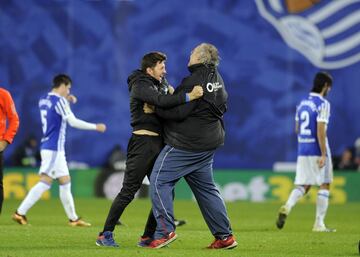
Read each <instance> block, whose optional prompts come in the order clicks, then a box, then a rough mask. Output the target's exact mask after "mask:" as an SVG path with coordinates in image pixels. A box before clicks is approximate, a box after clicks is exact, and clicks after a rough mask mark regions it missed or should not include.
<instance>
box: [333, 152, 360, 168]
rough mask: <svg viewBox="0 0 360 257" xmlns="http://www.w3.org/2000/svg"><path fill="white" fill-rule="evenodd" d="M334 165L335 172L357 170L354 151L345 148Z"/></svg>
mask: <svg viewBox="0 0 360 257" xmlns="http://www.w3.org/2000/svg"><path fill="white" fill-rule="evenodd" d="M334 164H335V165H334V168H335V169H336V170H354V171H355V170H357V167H358V166H357V164H356V163H355V158H354V149H353V148H352V147H347V148H346V149H345V150H344V151H343V153H342V154H341V157H340V159H339V160H338V161H337V162H336V163H334Z"/></svg>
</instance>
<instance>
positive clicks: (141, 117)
mask: <svg viewBox="0 0 360 257" xmlns="http://www.w3.org/2000/svg"><path fill="white" fill-rule="evenodd" d="M127 82H128V86H129V92H130V114H131V126H132V127H133V131H135V130H139V129H146V130H150V131H153V132H156V133H159V134H161V133H162V124H161V122H160V120H159V118H158V117H157V116H156V115H155V114H145V113H144V110H143V106H144V103H148V104H151V105H154V106H158V107H163V108H169V107H174V106H177V105H179V104H182V103H185V102H186V96H185V93H183V94H177V95H166V92H167V86H166V85H163V84H161V83H160V82H159V81H158V80H156V79H155V78H153V77H151V76H150V75H147V74H146V73H144V72H142V71H141V70H135V71H133V72H132V74H131V75H130V76H129V78H128V80H127Z"/></svg>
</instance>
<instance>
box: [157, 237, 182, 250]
mask: <svg viewBox="0 0 360 257" xmlns="http://www.w3.org/2000/svg"><path fill="white" fill-rule="evenodd" d="M176 238H177V235H176V234H175V236H174V237H172V238H171V239H169V240H167V241H166V242H164V243H162V244H160V245H158V246H156V247H154V248H153V249H159V248H162V247H164V246H167V245H168V244H170V243H172V242H174V241H175V240H176Z"/></svg>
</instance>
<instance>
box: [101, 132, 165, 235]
mask: <svg viewBox="0 0 360 257" xmlns="http://www.w3.org/2000/svg"><path fill="white" fill-rule="evenodd" d="M163 146H164V145H163V140H162V137H160V136H140V135H134V134H133V135H132V136H131V138H130V140H129V144H128V148H127V160H126V171H125V176H124V181H123V186H122V188H121V190H120V192H119V194H118V195H117V196H116V198H115V199H114V201H113V203H112V205H111V208H110V211H109V214H108V216H107V219H106V222H105V225H104V230H103V231H114V229H115V225H116V222H117V221H118V220H119V219H120V217H121V215H122V213H123V212H124V210H125V208H126V207H127V206H128V204H129V203H130V202H131V201H132V200H133V199H134V196H135V194H136V192H137V191H138V190H139V188H140V187H141V185H142V181H143V179H144V177H145V176H148V177H149V178H150V174H151V171H152V168H153V166H154V163H155V160H156V158H157V156H158V155H159V153H160V152H161V150H162V148H163ZM155 229H156V220H155V217H154V215H153V213H152V210H150V213H149V216H148V220H147V223H146V228H145V231H144V235H143V236H152V235H153V233H154V232H155Z"/></svg>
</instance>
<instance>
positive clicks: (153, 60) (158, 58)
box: [141, 52, 166, 72]
mask: <svg viewBox="0 0 360 257" xmlns="http://www.w3.org/2000/svg"><path fill="white" fill-rule="evenodd" d="M162 61H166V55H165V54H164V53H161V52H150V53H147V54H145V55H144V56H143V58H142V60H141V70H142V71H143V72H146V69H147V68H154V67H155V66H156V64H157V63H158V62H162Z"/></svg>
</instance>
